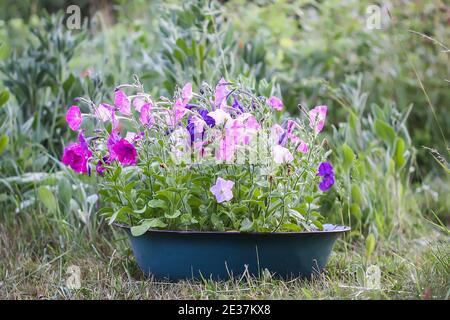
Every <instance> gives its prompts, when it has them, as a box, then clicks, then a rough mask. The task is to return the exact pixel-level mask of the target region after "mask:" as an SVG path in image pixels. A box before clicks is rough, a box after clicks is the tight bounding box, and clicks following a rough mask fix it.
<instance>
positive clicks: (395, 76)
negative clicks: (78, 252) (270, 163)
mask: <svg viewBox="0 0 450 320" xmlns="http://www.w3.org/2000/svg"><path fill="white" fill-rule="evenodd" d="M372 2H373V1H368V0H367V1H366V0H365V1H357V0H348V1H345V2H344V1H338V0H330V1H315V0H302V1H288V0H280V1H271V0H258V1H252V2H251V1H243V0H230V1H208V0H189V1H177V0H171V1H144V0H137V1H131V2H130V1H125V0H111V1H108V0H103V1H88V0H86V1H80V2H79V3H78V4H79V6H80V9H81V13H82V18H83V19H82V22H83V25H82V28H81V30H69V29H68V28H67V27H66V25H65V21H66V19H67V13H66V8H67V6H68V5H69V4H71V3H70V1H63V0H35V1H17V0H14V1H12V0H6V1H2V2H1V3H0V60H1V61H0V77H1V81H0V204H1V205H2V206H4V207H5V208H6V209H5V210H2V213H1V220H2V221H4V222H8V223H10V224H11V225H15V224H16V223H17V221H22V220H20V219H23V221H25V222H26V223H28V225H29V226H30V228H31V229H30V230H32V232H38V233H39V232H41V231H36V230H47V231H48V230H49V229H50V225H51V226H54V225H56V226H57V227H56V229H55V230H53V229H52V230H53V231H51V232H52V234H54V235H55V237H56V238H57V239H64V240H61V241H64V243H67V245H71V244H76V241H75V242H74V241H71V240H70V239H74V238H77V239H79V235H78V230H80V227H81V226H83V225H84V226H85V227H84V228H82V229H83V230H84V231H83V234H85V233H88V234H89V235H90V236H91V237H92V236H93V234H95V233H94V232H92V231H93V230H98V229H100V228H103V226H102V221H101V220H98V219H92V215H93V214H94V213H95V212H96V211H97V208H98V207H100V206H101V204H99V202H98V199H97V197H96V181H93V179H90V178H84V179H81V178H80V177H78V176H76V175H73V174H69V173H68V172H66V171H65V170H64V169H63V168H62V167H61V166H60V163H59V161H58V159H59V158H60V155H61V152H62V147H63V146H62V141H70V140H74V138H75V137H69V135H71V134H72V133H71V132H68V131H67V130H66V129H65V125H64V114H65V111H66V110H67V108H68V107H69V106H70V105H71V104H72V103H74V102H73V101H74V99H75V98H76V97H78V96H89V97H90V98H91V99H92V100H93V101H100V100H102V101H107V100H108V99H110V101H111V99H112V97H111V96H110V95H109V94H110V92H111V91H112V90H111V88H113V87H114V86H116V85H117V84H119V83H123V82H129V81H130V80H131V79H132V78H133V74H137V75H138V76H139V77H140V79H141V81H142V83H143V84H144V87H145V88H146V89H147V90H148V91H150V92H151V93H152V94H153V95H158V96H159V95H167V94H170V93H171V92H172V91H173V90H174V88H175V87H176V86H177V85H178V86H179V85H181V84H184V83H185V82H188V81H191V82H192V83H194V86H195V87H197V88H198V87H199V86H200V85H201V84H202V82H203V81H207V82H209V83H214V82H217V81H218V80H219V78H220V77H221V76H225V77H227V75H228V76H229V77H232V78H237V77H238V76H239V75H241V76H242V77H243V78H246V79H247V80H248V81H249V82H251V83H252V84H254V85H252V86H253V87H254V88H255V90H256V91H258V88H259V87H260V85H261V87H264V86H265V84H266V80H268V81H271V83H272V82H273V83H274V84H273V85H274V86H275V88H277V89H278V90H280V89H281V94H282V98H283V101H284V103H285V106H286V107H287V111H288V112H290V113H292V114H294V115H295V114H296V113H298V108H297V106H298V104H301V105H302V106H304V107H307V108H311V107H314V105H321V104H327V105H328V106H329V118H328V119H327V124H329V125H327V126H325V128H326V133H327V134H328V143H329V145H330V146H331V147H332V149H333V150H334V151H335V152H334V153H333V155H332V158H333V159H332V161H333V163H334V164H335V165H336V170H337V172H338V174H337V176H339V177H340V178H339V180H338V183H337V186H336V188H334V191H333V193H332V194H330V195H329V197H327V199H325V200H324V206H323V208H322V210H323V211H324V212H323V214H324V215H325V216H326V217H328V218H329V219H330V220H331V221H334V222H339V223H345V224H350V225H351V226H352V227H353V230H354V232H353V234H352V237H351V239H355V240H357V239H360V238H361V239H366V244H368V248H372V246H373V243H374V242H373V241H379V240H380V239H389V240H396V239H399V238H401V237H406V238H407V239H409V238H411V237H416V236H419V235H421V234H424V232H427V230H428V229H427V227H428V226H432V227H436V228H435V229H437V230H441V231H443V232H444V233H447V234H448V225H449V224H450V213H449V207H450V203H449V201H450V200H449V197H448V194H449V191H450V187H449V186H450V184H449V175H448V161H449V154H450V153H449V149H448V144H447V141H446V139H447V137H448V134H449V128H450V120H449V119H450V118H449V117H448V116H447V115H446V112H447V111H448V102H449V101H450V91H449V90H448V89H449V85H450V83H449V79H450V72H449V71H450V63H449V56H450V53H449V52H450V51H449V50H448V48H447V47H448V46H449V45H448V44H446V43H445V41H446V39H450V27H449V25H450V7H449V5H448V4H445V3H444V2H443V1H440V0H439V1H434V2H425V1H419V0H404V1H401V2H398V1H392V2H390V1H385V2H383V3H380V9H381V15H382V16H381V22H382V24H381V29H368V28H367V26H366V21H367V17H368V13H367V8H368V6H369V5H371V4H372ZM313 104H314V105H313ZM331 124H335V127H334V128H333V127H332V126H331ZM430 149H433V151H431V152H430ZM48 218H51V219H48ZM17 219H19V220H17ZM33 221H35V222H33ZM94 221H95V222H94ZM44 224H46V225H47V226H45V225H44ZM36 226H38V227H36ZM52 228H53V227H52ZM42 232H44V231H42ZM367 239H368V240H367ZM369 251H370V250H369Z"/></svg>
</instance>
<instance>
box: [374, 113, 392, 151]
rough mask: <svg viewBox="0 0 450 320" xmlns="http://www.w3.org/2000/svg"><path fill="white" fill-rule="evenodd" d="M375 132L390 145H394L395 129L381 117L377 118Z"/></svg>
mask: <svg viewBox="0 0 450 320" xmlns="http://www.w3.org/2000/svg"><path fill="white" fill-rule="evenodd" d="M375 132H376V134H377V135H378V136H379V137H380V138H381V139H382V140H383V141H384V142H386V143H387V144H388V145H389V146H392V145H393V144H394V140H395V131H394V129H393V128H392V127H391V126H390V125H389V124H387V123H386V122H384V121H382V120H380V119H377V120H375Z"/></svg>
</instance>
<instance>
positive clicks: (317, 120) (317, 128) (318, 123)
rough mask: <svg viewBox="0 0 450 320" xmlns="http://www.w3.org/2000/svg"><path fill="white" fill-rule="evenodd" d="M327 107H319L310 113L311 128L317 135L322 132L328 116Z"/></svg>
mask: <svg viewBox="0 0 450 320" xmlns="http://www.w3.org/2000/svg"><path fill="white" fill-rule="evenodd" d="M327 112H328V107H327V106H317V107H315V108H314V109H312V110H310V111H309V126H310V127H311V129H314V132H315V133H316V134H317V133H319V132H321V131H322V129H323V126H324V125H325V118H326V116H327Z"/></svg>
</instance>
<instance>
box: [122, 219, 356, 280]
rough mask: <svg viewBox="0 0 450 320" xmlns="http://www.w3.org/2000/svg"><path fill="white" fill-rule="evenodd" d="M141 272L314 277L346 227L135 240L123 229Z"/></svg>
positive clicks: (153, 235) (163, 234)
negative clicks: (264, 272)
mask: <svg viewBox="0 0 450 320" xmlns="http://www.w3.org/2000/svg"><path fill="white" fill-rule="evenodd" d="M125 229H126V230H127V233H128V235H129V238H130V240H131V246H132V248H133V252H134V255H135V257H136V260H137V263H138V265H139V267H140V268H141V270H142V271H143V272H144V273H145V274H146V275H152V276H153V277H154V278H155V279H169V280H172V281H175V280H180V279H193V278H194V279H198V278H201V277H204V278H207V279H209V278H212V279H224V280H226V279H229V278H230V276H231V275H233V276H234V277H236V276H239V275H242V273H243V272H244V271H245V270H246V268H247V269H248V272H249V273H250V274H251V275H256V276H257V275H258V274H259V273H260V271H262V270H264V269H266V268H267V269H268V270H269V271H270V272H271V273H274V274H275V276H279V277H282V278H290V277H298V276H302V277H310V276H311V275H312V274H313V273H315V272H319V271H320V270H321V269H322V268H323V267H325V265H326V263H327V261H328V258H329V256H330V253H331V250H332V247H333V244H334V242H335V241H336V239H337V238H338V237H339V235H340V234H341V233H344V232H346V231H349V230H350V228H348V227H341V226H333V225H325V228H324V231H313V232H299V233H294V232H292V233H241V232H199V231H164V230H149V231H147V232H146V233H145V234H143V235H141V236H139V237H134V236H132V235H131V232H130V230H129V228H125Z"/></svg>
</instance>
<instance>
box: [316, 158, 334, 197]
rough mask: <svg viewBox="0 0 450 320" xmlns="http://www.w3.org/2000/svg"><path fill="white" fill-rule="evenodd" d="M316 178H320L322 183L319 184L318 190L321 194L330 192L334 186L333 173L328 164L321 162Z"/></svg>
mask: <svg viewBox="0 0 450 320" xmlns="http://www.w3.org/2000/svg"><path fill="white" fill-rule="evenodd" d="M317 176H319V177H322V181H321V182H320V184H319V188H320V190H322V191H323V192H325V191H328V190H330V188H331V186H332V185H333V184H334V172H333V167H332V166H331V164H330V163H329V162H322V163H321V164H320V166H319V172H318V173H317Z"/></svg>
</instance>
